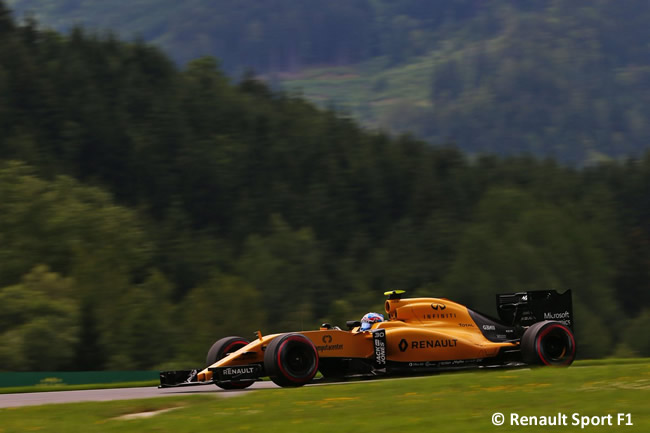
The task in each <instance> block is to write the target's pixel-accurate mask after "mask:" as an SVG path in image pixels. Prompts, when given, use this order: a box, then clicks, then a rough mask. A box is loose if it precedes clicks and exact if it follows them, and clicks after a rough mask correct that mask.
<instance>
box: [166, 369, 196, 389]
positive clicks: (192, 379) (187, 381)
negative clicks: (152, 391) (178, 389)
mask: <svg viewBox="0 0 650 433" xmlns="http://www.w3.org/2000/svg"><path fill="white" fill-rule="evenodd" d="M199 371H200V370H198V369H194V370H176V371H161V372H160V386H159V388H170V387H175V386H191V385H198V384H199V382H197V374H198V373H199Z"/></svg>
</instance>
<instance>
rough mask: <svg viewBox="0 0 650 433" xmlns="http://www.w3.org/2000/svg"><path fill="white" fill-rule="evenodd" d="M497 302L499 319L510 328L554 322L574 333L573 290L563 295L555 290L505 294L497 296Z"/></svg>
mask: <svg viewBox="0 0 650 433" xmlns="http://www.w3.org/2000/svg"><path fill="white" fill-rule="evenodd" d="M496 301H497V311H498V313H499V317H500V318H501V320H502V321H503V323H505V324H507V325H509V326H531V325H533V324H534V323H537V322H541V321H543V320H554V321H557V322H560V323H562V324H563V325H565V326H567V327H569V328H570V329H571V331H574V327H573V302H572V298H571V290H567V291H566V292H564V293H562V294H560V293H558V292H557V291H555V290H535V291H529V292H518V293H504V294H499V295H497V297H496Z"/></svg>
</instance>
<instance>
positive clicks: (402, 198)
mask: <svg viewBox="0 0 650 433" xmlns="http://www.w3.org/2000/svg"><path fill="white" fill-rule="evenodd" d="M0 5H1V3H0ZM353 6H354V5H353V4H351V6H350V7H353ZM531 7H532V6H531ZM450 13H451V12H450ZM454 16H455V15H454ZM397 24H399V25H406V26H408V25H410V24H408V21H403V22H401V24H400V23H396V25H397ZM251 31H252V30H251ZM396 61H397V60H396ZM450 62H451V61H450ZM452 63H453V62H451V63H449V64H450V65H451V64H452ZM450 67H451V66H450ZM454 67H455V66H454ZM454 74H456V73H454ZM454 74H452V75H454ZM470 81H471V80H470ZM441 89H443V90H441V91H442V92H443V93H444V92H447V93H449V92H452V91H454V90H453V89H454V87H453V86H450V87H449V88H448V89H447V90H444V87H441ZM0 95H1V97H0V158H1V159H0V338H1V339H2V341H3V345H2V348H0V369H4V370H34V369H43V370H52V369H107V368H112V369H113V368H114V369H145V368H155V367H157V366H160V365H162V364H167V365H169V363H170V362H172V363H174V362H176V363H178V364H183V365H185V366H187V365H195V364H196V363H201V362H203V358H204V356H205V352H206V350H207V349H208V348H209V346H210V344H211V343H212V342H213V341H214V340H216V339H218V338H219V337H222V336H224V335H226V334H240V335H242V336H244V337H247V338H250V337H252V333H253V332H254V331H256V330H257V329H261V330H262V332H265V333H266V332H279V331H284V330H296V329H309V328H314V327H317V326H318V325H319V324H320V323H321V322H322V321H330V322H333V323H335V324H339V325H340V324H342V323H343V321H344V320H348V319H357V318H359V317H361V315H362V314H363V313H365V312H367V311H369V310H378V311H381V309H382V304H383V297H382V295H381V292H383V291H385V290H389V289H406V290H408V291H409V292H410V293H411V294H417V295H426V296H444V297H449V298H452V299H458V300H460V301H464V302H468V303H470V305H471V306H475V307H476V308H478V309H482V310H484V311H485V312H487V313H490V312H492V311H493V308H494V306H493V305H492V304H491V300H492V299H494V298H493V296H494V294H495V293H500V292H510V291H521V290H535V289H549V288H555V289H558V290H565V289H572V290H573V291H574V303H575V311H576V314H577V320H576V327H577V332H578V337H579V342H580V355H581V356H583V357H601V356H608V355H613V354H628V355H629V354H637V355H645V356H648V355H650V353H649V352H648V344H647V341H645V340H643V339H636V338H630V337H628V336H629V335H637V333H636V332H632V331H633V330H635V329H641V328H639V327H641V326H644V324H645V323H646V322H647V316H648V309H649V308H650V290H649V289H650V287H649V286H648V285H649V284H650V283H649V281H650V279H649V278H648V277H649V275H648V272H649V269H650V266H649V265H650V246H649V245H650V223H649V222H650V214H649V212H650V194H649V192H650V153H646V154H645V155H644V156H641V157H637V158H630V159H623V160H621V161H603V162H601V163H598V164H593V165H591V166H589V167H583V168H571V167H568V166H565V165H561V164H559V163H556V162H555V161H553V160H551V159H536V158H533V157H526V156H517V157H496V156H490V155H481V156H471V157H470V156H468V155H466V154H465V153H463V152H461V151H460V150H458V149H457V148H454V147H449V146H429V145H427V144H425V143H424V142H422V141H420V140H418V139H416V138H414V137H412V136H409V135H403V136H396V137H392V136H389V135H387V134H384V133H380V132H373V131H368V130H364V129H363V128H362V127H360V126H359V125H357V124H356V123H355V122H354V121H352V120H351V119H350V118H348V117H346V116H345V115H342V114H338V113H336V112H334V111H332V110H325V109H319V108H317V107H315V106H314V105H312V104H310V103H309V102H306V101H305V100H303V99H301V98H298V97H296V96H293V95H289V94H286V93H282V92H276V91H273V90H271V89H270V88H269V87H268V86H267V85H265V84H264V83H262V82H259V81H256V80H255V79H254V78H253V77H251V76H246V77H244V78H243V79H242V80H241V81H239V82H233V81H232V80H231V79H230V78H229V77H228V76H227V75H226V74H225V73H224V72H223V71H222V69H221V67H220V65H219V62H218V61H216V60H215V59H213V58H200V59H196V60H194V61H192V62H190V63H189V64H187V65H186V66H185V67H183V68H179V67H177V66H176V65H175V64H174V62H173V61H172V60H170V59H169V58H168V57H167V56H165V55H164V54H163V53H162V52H160V51H159V50H158V49H156V48H154V47H152V46H149V45H147V44H145V43H143V42H138V41H136V42H120V41H119V40H117V39H116V38H115V37H114V36H111V35H105V36H98V35H97V34H92V33H88V32H87V31H84V30H82V29H80V28H77V29H75V30H73V31H72V32H71V33H69V34H68V35H66V36H63V35H61V34H58V33H55V32H53V31H49V30H42V29H40V28H38V26H37V25H36V23H35V22H33V21H30V22H25V23H22V24H16V23H15V22H14V21H13V20H12V19H11V18H9V17H8V15H7V13H6V8H5V7H4V6H0ZM440 97H443V96H440ZM530 107H534V104H532V105H531V106H530ZM485 111H495V110H492V108H491V106H485ZM496 111H498V110H496ZM541 140H542V141H544V140H546V138H541Z"/></svg>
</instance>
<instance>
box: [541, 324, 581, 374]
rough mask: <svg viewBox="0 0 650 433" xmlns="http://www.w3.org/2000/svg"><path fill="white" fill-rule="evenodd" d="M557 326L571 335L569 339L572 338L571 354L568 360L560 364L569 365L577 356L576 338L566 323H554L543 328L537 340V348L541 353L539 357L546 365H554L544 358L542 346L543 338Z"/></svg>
mask: <svg viewBox="0 0 650 433" xmlns="http://www.w3.org/2000/svg"><path fill="white" fill-rule="evenodd" d="M555 328H560V329H561V330H563V331H564V332H565V333H566V335H568V336H569V339H570V340H571V355H570V356H569V357H568V360H567V361H566V362H562V363H561V364H560V365H568V364H569V363H570V362H571V361H572V360H573V357H574V356H575V353H576V342H575V340H574V338H573V333H572V332H571V331H570V330H569V329H567V327H566V326H564V325H560V324H558V323H555V324H553V325H551V326H549V327H547V328H544V329H543V330H542V332H540V333H539V335H538V336H537V341H536V342H535V343H536V344H535V349H536V351H537V354H538V355H539V358H540V359H541V360H542V362H543V363H544V364H545V365H552V364H551V363H550V362H548V361H547V360H546V358H544V355H543V354H542V347H541V346H542V338H544V337H545V336H546V334H548V333H549V332H551V331H552V330H553V329H555Z"/></svg>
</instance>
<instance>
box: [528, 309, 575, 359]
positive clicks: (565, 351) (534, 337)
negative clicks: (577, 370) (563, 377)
mask: <svg viewBox="0 0 650 433" xmlns="http://www.w3.org/2000/svg"><path fill="white" fill-rule="evenodd" d="M521 354H522V357H523V360H524V362H525V363H527V364H531V365H552V366H568V365H571V363H572V362H573V360H574V359H575V357H576V342H575V338H574V336H573V332H571V330H570V329H569V328H567V327H566V326H565V325H563V324H562V323H560V322H554V321H551V320H546V321H544V322H538V323H535V324H533V325H532V326H531V327H530V328H528V329H526V332H524V335H523V337H521Z"/></svg>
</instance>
